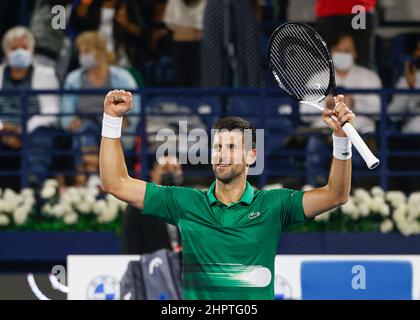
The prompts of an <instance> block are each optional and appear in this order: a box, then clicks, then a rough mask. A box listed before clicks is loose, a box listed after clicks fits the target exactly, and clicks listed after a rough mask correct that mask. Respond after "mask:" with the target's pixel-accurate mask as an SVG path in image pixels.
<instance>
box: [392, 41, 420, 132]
mask: <svg viewBox="0 0 420 320" xmlns="http://www.w3.org/2000/svg"><path fill="white" fill-rule="evenodd" d="M410 58H411V59H409V60H408V59H407V60H406V61H405V68H404V75H403V76H402V77H401V78H400V79H399V80H398V83H397V86H396V87H397V88H398V89H420V41H419V42H417V43H416V45H415V48H414V50H413V51H412V53H411V57H410ZM405 112H407V113H410V112H420V96H419V95H408V94H398V95H395V96H394V98H393V100H392V103H391V104H390V106H389V107H388V113H390V114H392V113H405ZM392 119H393V120H395V121H403V124H402V131H403V132H404V133H420V125H419V123H420V115H414V116H403V115H400V116H393V117H392Z"/></svg>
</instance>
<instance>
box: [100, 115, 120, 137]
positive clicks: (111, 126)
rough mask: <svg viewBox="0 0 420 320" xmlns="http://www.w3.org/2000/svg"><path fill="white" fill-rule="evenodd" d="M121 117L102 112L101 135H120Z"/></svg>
mask: <svg viewBox="0 0 420 320" xmlns="http://www.w3.org/2000/svg"><path fill="white" fill-rule="evenodd" d="M122 120H123V118H122V117H111V116H109V115H107V114H106V113H104V118H103V120H102V137H104V138H111V139H118V138H120V137H121V128H122Z"/></svg>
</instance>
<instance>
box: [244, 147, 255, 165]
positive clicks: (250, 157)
mask: <svg viewBox="0 0 420 320" xmlns="http://www.w3.org/2000/svg"><path fill="white" fill-rule="evenodd" d="M256 160H257V150H256V149H251V150H249V151H248V152H247V153H246V157H245V163H246V165H247V166H248V167H250V166H251V165H253V164H254V163H255V161H256Z"/></svg>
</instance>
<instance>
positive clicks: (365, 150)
mask: <svg viewBox="0 0 420 320" xmlns="http://www.w3.org/2000/svg"><path fill="white" fill-rule="evenodd" d="M343 131H344V132H345V133H346V135H347V137H348V138H349V139H350V140H351V142H352V144H353V146H354V147H355V148H356V150H357V151H358V152H359V154H360V155H361V156H362V158H363V160H365V162H366V165H367V167H368V168H369V169H371V170H372V169H375V168H376V167H377V166H378V165H379V159H378V158H376V157H375V156H374V154H373V153H372V151H370V149H369V147H368V146H367V145H366V143H365V142H364V141H363V139H362V138H361V137H360V135H359V133H358V132H357V131H356V129H354V127H353V126H352V125H351V124H350V123H348V122H347V123H346V124H344V126H343Z"/></svg>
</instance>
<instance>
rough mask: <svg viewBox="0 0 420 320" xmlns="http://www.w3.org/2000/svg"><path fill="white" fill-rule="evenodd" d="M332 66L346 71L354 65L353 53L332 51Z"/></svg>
mask: <svg viewBox="0 0 420 320" xmlns="http://www.w3.org/2000/svg"><path fill="white" fill-rule="evenodd" d="M332 59H333V62H334V66H335V68H336V69H337V70H340V71H347V70H349V69H350V68H351V67H353V65H354V59H353V55H352V54H351V53H346V52H334V53H333V54H332Z"/></svg>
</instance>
